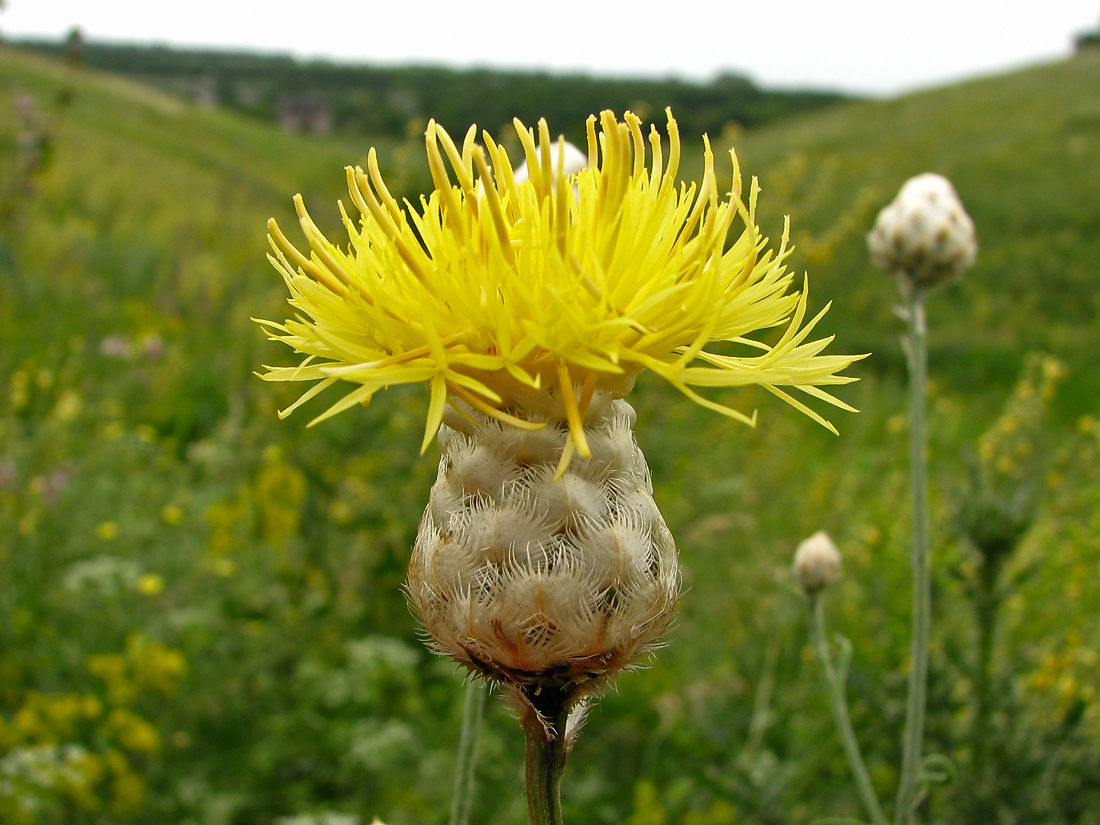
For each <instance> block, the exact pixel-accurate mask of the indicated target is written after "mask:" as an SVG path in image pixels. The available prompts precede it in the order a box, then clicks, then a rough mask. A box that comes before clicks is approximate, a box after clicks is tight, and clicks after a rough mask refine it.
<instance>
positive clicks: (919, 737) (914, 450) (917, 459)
mask: <svg viewBox="0 0 1100 825" xmlns="http://www.w3.org/2000/svg"><path fill="white" fill-rule="evenodd" d="M907 315H908V322H909V336H908V338H907V341H908V349H909V484H910V492H911V496H912V511H913V512H912V520H913V548H912V568H913V618H912V622H913V627H912V641H911V643H910V665H909V693H908V697H907V700H906V708H905V734H904V737H903V739H902V762H901V780H900V783H899V786H898V800H897V811H896V818H897V822H898V823H899V825H905V824H906V823H908V822H910V821H911V819H912V816H913V812H914V809H915V807H916V804H917V801H918V800H917V792H918V790H919V785H918V782H919V775H918V774H919V771H920V761H921V756H922V752H921V751H922V745H923V742H924V712H925V707H926V706H927V703H928V639H929V633H930V631H931V625H932V564H931V551H930V549H929V516H928V457H927V450H928V447H927V443H928V439H927V436H926V435H925V407H926V406H927V383H928V381H927V376H928V329H927V325H926V322H925V317H924V289H923V288H922V287H921V286H919V285H917V284H913V285H912V286H911V288H910V290H909V303H908V308H907Z"/></svg>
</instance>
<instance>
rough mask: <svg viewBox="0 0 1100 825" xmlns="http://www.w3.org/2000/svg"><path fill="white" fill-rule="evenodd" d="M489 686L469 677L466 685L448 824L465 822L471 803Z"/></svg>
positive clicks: (468, 818) (465, 824) (458, 824)
mask: <svg viewBox="0 0 1100 825" xmlns="http://www.w3.org/2000/svg"><path fill="white" fill-rule="evenodd" d="M488 694H489V690H488V688H487V687H486V686H485V685H483V684H481V683H480V682H476V681H474V680H473V679H471V680H470V681H469V682H468V683H467V684H466V701H465V703H464V704H463V708H462V734H461V735H460V737H459V740H458V757H457V760H456V762H455V782H454V793H453V795H452V797H451V819H450V825H467V823H468V822H469V821H470V802H471V800H472V799H473V795H474V766H475V765H476V764H477V736H478V732H479V731H480V730H481V719H482V716H483V715H484V712H485V697H486V696H487V695H488Z"/></svg>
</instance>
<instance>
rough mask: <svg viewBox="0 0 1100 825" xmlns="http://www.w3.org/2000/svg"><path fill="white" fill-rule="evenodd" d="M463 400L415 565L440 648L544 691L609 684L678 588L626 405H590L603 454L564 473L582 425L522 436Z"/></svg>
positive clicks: (553, 426) (427, 619) (416, 595)
mask: <svg viewBox="0 0 1100 825" xmlns="http://www.w3.org/2000/svg"><path fill="white" fill-rule="evenodd" d="M458 403H459V407H460V409H461V413H460V414H459V415H455V416H452V415H448V416H447V418H446V422H453V423H455V424H458V422H457V421H455V419H456V418H459V419H463V420H462V423H461V429H457V428H455V427H453V426H451V425H450V423H444V424H443V426H442V427H441V429H440V433H439V444H440V447H441V450H442V453H443V455H442V458H441V460H440V464H439V476H438V478H437V480H436V483H435V485H434V486H433V487H432V493H431V500H430V501H429V504H428V507H427V509H426V511H425V513H424V518H423V520H422V521H421V524H420V530H419V533H418V535H417V539H416V545H415V547H414V548H413V554H412V559H411V563H410V566H409V580H408V592H409V598H410V602H411V603H412V606H413V607H414V609H415V610H416V611H417V612H418V613H419V614H420V616H421V618H422V619H423V621H424V626H425V628H426V630H427V631H428V633H429V634H430V635H431V636H432V638H433V639H434V641H435V645H436V647H437V648H438V650H439V651H440V652H442V653H444V654H446V655H448V656H450V657H452V658H453V659H455V660H456V661H458V662H460V663H461V664H463V665H465V666H466V667H468V668H470V669H471V670H472V671H474V672H477V673H482V674H485V675H488V676H490V677H492V678H494V679H496V680H498V681H501V682H503V683H505V684H508V685H511V686H513V687H516V688H518V689H520V690H526V691H528V692H529V693H537V691H538V690H541V689H542V688H544V687H552V688H555V689H558V690H562V691H564V692H565V693H567V694H570V693H573V692H574V691H575V689H576V688H579V687H583V686H589V687H591V686H592V685H594V684H596V683H598V681H599V680H602V679H603V678H604V677H607V676H610V675H612V674H613V673H614V672H616V671H617V670H619V669H620V668H622V667H623V666H625V665H627V664H629V663H630V662H631V661H633V660H635V659H636V658H638V657H639V656H640V655H643V654H645V653H646V652H647V651H648V650H649V649H651V648H652V646H653V644H654V642H656V641H657V639H658V637H659V636H660V635H661V633H662V632H663V631H664V630H665V628H666V627H667V626H668V623H669V620H670V618H671V615H672V610H673V608H674V607H675V604H676V600H677V597H678V592H679V572H678V566H677V560H676V547H675V543H674V542H673V540H672V535H671V534H670V533H669V531H668V528H667V527H666V526H665V522H664V519H663V518H662V517H661V514H660V513H659V512H658V510H657V506H656V504H655V503H654V501H653V495H652V492H653V491H652V486H651V484H650V479H649V470H648V467H647V466H646V463H645V459H644V457H643V456H642V453H641V451H640V450H639V449H638V446H637V444H636V443H635V441H634V435H633V429H632V424H633V422H634V410H633V409H632V408H631V407H630V405H629V404H627V403H626V402H625V401H621V400H614V401H611V402H610V403H607V404H603V405H591V407H590V408H589V411H588V415H587V416H586V418H585V421H584V432H585V436H586V438H587V440H588V444H589V448H590V451H591V456H590V457H589V458H583V457H581V456H580V455H574V456H573V458H572V460H571V461H570V462H569V463H568V465H567V466H566V468H565V470H564V473H560V469H559V462H560V459H561V454H562V451H563V449H566V441H567V439H568V438H569V425H568V424H567V423H566V422H564V421H555V420H550V421H548V422H547V423H546V426H545V427H544V428H543V429H542V430H538V431H535V432H529V431H523V430H517V429H515V428H513V427H510V426H507V425H501V424H500V423H498V422H497V421H494V420H493V419H491V418H489V417H487V416H485V415H482V414H481V413H480V412H477V411H475V410H473V409H472V408H470V407H466V406H465V405H462V404H461V402H458Z"/></svg>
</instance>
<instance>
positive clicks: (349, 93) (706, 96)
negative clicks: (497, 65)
mask: <svg viewBox="0 0 1100 825" xmlns="http://www.w3.org/2000/svg"><path fill="white" fill-rule="evenodd" d="M23 45H25V46H26V47H29V48H34V49H36V50H39V51H42V52H45V53H47V54H52V55H57V54H60V53H61V51H62V46H61V45H59V44H56V43H47V42H28V43H25V44H23ZM83 53H84V55H85V59H86V60H87V62H88V65H89V66H93V67H95V68H98V69H104V70H106V71H111V72H116V73H119V74H123V75H127V76H129V77H132V78H135V79H138V80H141V81H143V82H147V83H149V84H151V85H154V86H158V87H160V88H162V89H165V90H166V91H170V92H174V93H176V94H179V95H181V96H183V97H186V98H189V99H190V98H197V99H202V100H206V101H209V102H211V103H213V102H217V103H218V104H220V105H223V106H227V107H229V108H232V109H234V110H236V111H239V112H241V113H244V114H248V115H252V116H256V117H260V118H263V119H265V120H267V121H269V122H276V121H277V122H280V123H282V124H283V125H284V126H285V127H288V128H295V129H298V128H304V129H307V130H308V129H310V128H312V129H313V130H319V131H326V132H327V131H331V130H335V131H337V132H340V133H343V134H348V135H352V134H355V135H367V136H369V137H370V138H371V139H372V140H377V139H378V138H379V137H380V136H388V137H390V138H393V139H400V138H401V137H403V136H404V135H405V132H406V129H407V128H408V127H409V124H419V125H418V126H416V127H414V128H415V129H416V130H418V131H422V130H423V124H424V123H426V122H427V120H428V118H435V119H436V120H437V121H438V122H440V123H442V124H443V125H444V126H445V127H446V128H447V129H448V130H449V131H451V133H452V134H463V133H465V131H466V129H467V128H469V125H470V124H471V123H477V124H479V125H480V126H482V127H485V128H489V129H491V130H494V132H495V131H496V130H498V129H499V128H500V127H501V126H504V125H507V124H510V123H511V122H512V118H514V117H518V118H520V119H521V120H522V121H524V123H528V124H530V125H534V124H535V122H536V121H537V120H538V119H539V118H540V117H545V118H547V119H548V121H549V122H550V123H551V124H555V126H554V128H557V129H564V130H565V133H566V135H567V136H568V137H569V139H570V140H573V141H574V142H576V143H578V144H579V145H582V146H583V145H584V139H585V133H584V119H585V118H586V117H588V115H590V114H592V113H593V112H599V111H600V110H602V109H607V108H611V109H614V110H616V111H618V112H622V111H623V110H624V109H627V108H631V109H633V110H634V112H635V113H636V114H638V115H639V116H640V117H657V118H658V119H659V118H660V115H661V112H662V111H663V110H664V108H665V107H666V106H672V107H673V109H675V110H676V112H677V113H678V119H679V122H680V128H681V130H683V132H684V133H685V134H689V135H690V134H701V133H703V132H708V131H709V132H710V133H711V134H713V135H717V134H718V133H719V132H721V131H722V129H723V128H724V127H726V125H727V124H731V123H733V124H741V125H745V126H757V125H759V124H762V123H765V122H768V121H771V120H776V119H779V118H783V117H786V116H789V115H792V114H797V113H800V112H806V111H811V110H813V109H818V108H821V107H823V106H827V105H830V104H832V103H835V102H836V101H838V100H842V99H844V98H843V96H842V95H839V94H836V93H831V92H823V91H809V90H805V91H767V90H764V89H760V88H758V87H757V86H756V85H754V84H753V83H752V81H750V80H748V79H747V78H744V77H739V76H737V75H730V74H727V75H722V76H720V77H718V78H717V79H715V80H713V81H710V82H708V83H691V82H687V81H683V80H676V79H665V80H640V79H630V78H617V79H612V78H594V77H589V76H587V75H555V74H547V73H544V72H504V71H494V70H489V69H471V70H466V71H458V70H453V69H444V68H435V67H426V66H405V67H393V68H383V67H379V66H366V65H352V64H335V63H328V62H324V61H310V62H300V61H297V60H295V59H293V58H291V57H287V56H266V55H259V54H247V53H233V52H199V51H183V50H177V49H168V48H165V47H154V48H149V47H142V46H122V45H110V44H104V43H90V44H87V45H86V46H84V49H83ZM681 113H682V114H681Z"/></svg>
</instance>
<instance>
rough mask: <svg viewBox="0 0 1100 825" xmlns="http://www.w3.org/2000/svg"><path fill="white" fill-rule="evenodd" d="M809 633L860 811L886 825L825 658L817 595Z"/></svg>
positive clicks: (830, 662) (821, 610) (821, 605)
mask: <svg viewBox="0 0 1100 825" xmlns="http://www.w3.org/2000/svg"><path fill="white" fill-rule="evenodd" d="M810 633H811V635H812V636H813V642H814V648H815V649H816V650H817V658H818V660H820V662H821V670H822V672H823V673H824V675H825V687H826V690H827V693H828V694H829V708H830V709H831V710H832V712H833V721H834V722H835V723H836V728H837V732H838V733H839V734H840V741H841V744H842V745H843V746H844V755H845V756H847V757H848V766H849V767H850V768H851V769H852V776H853V777H854V778H855V781H856V789H857V791H858V792H859V798H860V799H861V800H862V801H863V807H864V808H865V809H866V811H867V814H868V816H870V817H871V822H873V823H874V825H886V823H887V819H886V814H884V813H883V812H882V806H881V805H880V804H879V801H878V796H877V795H876V794H875V788H874V786H873V785H872V784H871V775H870V774H869V773H868V771H867V765H866V763H865V762H864V761H863V754H862V753H860V750H859V743H858V742H857V741H856V735H855V732H854V731H853V730H852V720H851V719H850V718H849V716H848V703H847V702H846V701H845V699H844V685H842V684H841V682H840V677H839V675H838V674H837V672H836V668H835V667H834V666H833V660H832V658H831V657H830V656H829V645H828V643H827V642H826V641H825V610H824V600H823V599H822V598H821V595H820V594H819V593H818V594H814V595H813V596H811V597H810Z"/></svg>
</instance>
